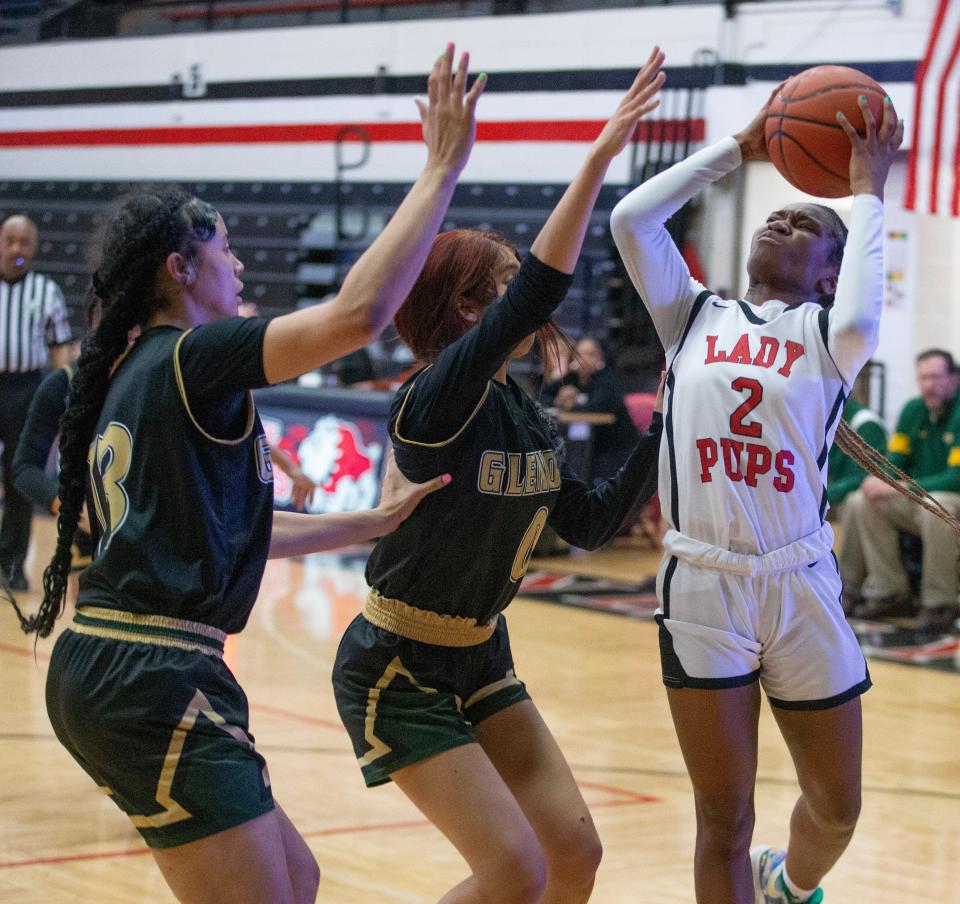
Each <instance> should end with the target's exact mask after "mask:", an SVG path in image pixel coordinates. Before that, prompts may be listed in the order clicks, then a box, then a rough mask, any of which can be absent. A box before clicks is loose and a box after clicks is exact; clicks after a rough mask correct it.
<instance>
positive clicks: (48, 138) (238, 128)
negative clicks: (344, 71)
mask: <svg viewBox="0 0 960 904" xmlns="http://www.w3.org/2000/svg"><path fill="white" fill-rule="evenodd" d="M604 123H605V120H602V119H570V120H555V119H544V120H515V121H514V120H507V121H503V122H480V123H477V140H478V141H481V142H484V141H493V142H514V141H532V142H540V141H573V142H589V141H593V140H594V139H595V138H596V137H597V135H599V134H600V130H601V129H602V128H603V126H604ZM345 126H346V127H349V128H351V129H353V130H362V131H363V132H364V133H366V136H367V137H368V138H369V140H370V141H371V142H383V141H386V142H401V143H410V142H412V143H419V142H421V141H422V140H423V136H422V130H421V125H420V123H419V122H368V123H355V124H354V123H291V124H284V125H270V124H266V123H263V124H258V125H223V126H162V127H154V126H151V127H143V128H118V129H51V130H43V131H36V130H34V131H16V132H0V147H4V148H15V147H83V146H86V147H94V146H103V145H114V146H116V145H129V146H136V147H144V146H148V145H171V144H178V145H184V144H264V143H267V144H297V143H330V142H338V141H346V142H358V141H362V140H363V139H362V137H361V135H360V133H359V131H349V132H346V133H344V131H343V130H344V127H345ZM704 134H705V124H704V120H703V119H691V120H677V119H670V120H666V119H664V120H644V121H643V122H640V123H638V125H637V131H636V133H635V136H634V137H635V139H636V140H637V141H644V142H651V141H668V142H672V141H692V142H698V141H702V140H703V137H704Z"/></svg>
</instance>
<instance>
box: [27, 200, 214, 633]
mask: <svg viewBox="0 0 960 904" xmlns="http://www.w3.org/2000/svg"><path fill="white" fill-rule="evenodd" d="M216 219H217V214H216V211H215V210H214V209H213V208H212V207H211V206H210V205H209V204H207V203H206V202H204V201H200V200H199V199H197V198H193V197H191V196H190V195H188V194H186V193H185V192H183V191H182V190H180V189H177V188H161V189H156V190H154V189H150V190H141V191H140V192H138V193H137V194H135V195H133V196H131V197H129V198H128V199H126V201H124V202H123V203H122V205H121V206H120V208H119V209H118V210H117V212H116V213H115V214H114V215H113V216H112V217H111V218H110V220H109V222H108V223H107V224H106V226H105V228H104V230H103V235H102V237H101V240H100V248H101V251H100V254H99V264H98V266H97V269H96V273H95V275H94V279H93V281H92V284H91V286H90V289H89V290H88V299H89V301H91V302H94V301H95V300H97V299H99V301H100V304H101V308H102V316H101V320H100V324H99V326H97V328H96V329H95V330H94V331H93V332H91V333H90V334H89V335H88V336H87V338H86V339H85V340H84V341H83V345H82V348H81V353H80V358H79V360H78V361H77V370H76V374H75V376H74V378H73V380H72V381H71V383H70V394H69V397H68V401H67V409H66V412H65V413H64V416H63V420H62V421H61V422H60V516H59V518H58V520H57V546H56V550H55V551H54V554H53V558H52V559H51V561H50V564H49V565H48V566H47V568H46V570H45V571H44V573H43V602H42V603H41V604H40V610H39V612H38V613H37V614H36V615H32V616H29V617H24V615H23V613H22V612H21V611H20V609H19V607H17V606H16V603H14V608H15V609H16V611H17V616H18V618H19V619H20V627H21V628H23V630H24V632H26V633H33V632H36V634H37V635H38V636H39V637H46V636H47V635H48V634H49V633H50V631H51V630H52V629H53V625H54V622H55V621H56V619H57V618H58V617H59V615H60V614H61V613H62V612H63V606H64V602H65V599H66V592H67V578H68V576H69V574H70V562H71V549H70V548H71V545H72V543H73V537H74V534H75V533H76V529H77V522H78V520H79V517H80V512H81V509H82V507H83V503H84V494H85V486H86V479H87V455H88V451H89V448H90V443H91V441H92V440H93V434H94V431H95V429H96V426H97V420H98V419H99V417H100V411H101V409H102V408H103V402H104V399H105V398H106V395H107V389H108V388H109V385H110V375H111V372H112V369H113V367H114V365H115V363H116V361H117V359H118V358H119V357H120V356H121V355H122V354H123V353H124V351H125V350H126V348H127V341H128V340H127V336H128V334H129V332H130V330H132V329H133V328H134V327H136V326H138V325H143V324H145V323H146V322H147V321H148V320H149V318H150V316H151V315H152V314H153V313H154V312H155V311H157V310H159V309H160V308H162V307H163V306H164V304H165V301H164V298H163V297H162V296H161V294H160V292H159V291H158V288H157V279H158V274H159V272H160V270H161V268H162V267H163V265H164V262H165V261H166V259H167V256H168V255H169V254H171V253H172V252H179V253H180V254H182V255H183V256H184V257H185V258H186V259H187V260H188V261H192V262H195V261H196V255H197V242H198V241H199V242H206V241H209V240H210V239H211V238H212V237H213V235H214V233H215V231H216Z"/></svg>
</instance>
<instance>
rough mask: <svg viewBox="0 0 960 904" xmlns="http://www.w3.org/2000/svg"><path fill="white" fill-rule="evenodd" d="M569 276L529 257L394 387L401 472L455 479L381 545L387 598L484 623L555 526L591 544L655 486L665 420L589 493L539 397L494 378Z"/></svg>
mask: <svg viewBox="0 0 960 904" xmlns="http://www.w3.org/2000/svg"><path fill="white" fill-rule="evenodd" d="M569 282H570V278H569V277H568V276H566V275H565V274H562V273H559V272H558V271H556V270H553V269H552V268H550V267H547V266H546V265H545V264H542V263H541V262H539V261H537V260H536V259H535V258H533V257H532V256H528V257H527V258H526V260H525V261H524V263H523V265H522V267H521V269H520V271H519V272H518V273H517V275H516V276H515V277H514V278H513V280H512V281H511V282H510V284H509V286H508V287H507V291H506V293H505V295H504V297H503V298H502V299H500V300H499V301H497V302H494V303H493V304H492V305H491V306H490V307H489V308H488V310H487V311H486V312H485V314H484V316H483V318H482V320H481V322H480V324H479V325H478V326H477V327H475V328H473V329H471V330H470V331H469V332H468V333H467V334H466V335H465V336H463V337H461V338H460V339H459V340H458V341H457V342H455V343H453V344H452V345H450V346H448V347H447V348H446V349H444V350H443V351H442V352H441V353H440V355H439V356H438V357H437V360H436V361H435V362H434V363H433V364H432V365H431V366H430V367H428V368H426V369H424V370H422V371H420V372H419V373H418V374H416V375H415V376H413V377H411V378H410V379H409V380H408V381H407V382H406V383H405V384H404V385H403V386H401V387H400V389H399V390H398V392H397V394H396V396H395V398H394V402H393V407H392V411H391V419H390V435H391V439H392V441H393V446H394V450H395V453H396V458H397V464H398V465H399V467H400V470H401V471H402V472H403V473H404V474H405V475H406V476H407V477H409V478H410V479H411V480H415V481H423V480H427V479H429V478H431V477H435V476H436V475H437V474H441V473H444V472H449V473H450V474H451V475H452V477H453V481H452V483H451V484H450V485H449V486H447V487H445V488H444V489H442V490H439V491H437V492H436V493H432V494H431V495H429V496H427V497H426V498H425V499H424V500H423V501H422V502H421V503H420V505H419V506H417V508H416V509H415V510H414V512H413V514H412V515H411V516H410V517H409V518H407V520H406V521H404V522H403V523H402V524H401V525H400V526H399V527H398V528H397V529H396V530H395V531H394V532H393V533H392V534H390V535H389V536H387V537H384V538H383V539H381V540H380V541H379V542H378V543H377V545H376V547H375V548H374V550H373V553H372V555H371V556H370V559H369V561H368V562H367V582H368V583H369V584H370V586H371V587H373V588H375V589H376V590H377V591H378V592H379V593H380V594H381V595H382V596H384V597H390V598H392V599H399V600H402V601H403V602H405V603H407V604H409V605H411V606H416V607H417V608H419V609H428V610H431V611H434V612H439V613H443V614H450V615H457V616H463V617H468V618H474V619H476V620H477V621H478V622H481V623H482V622H486V621H488V620H489V619H490V618H491V617H493V616H494V615H496V614H497V613H498V612H500V611H501V610H503V609H504V608H505V607H506V606H507V604H508V603H509V602H510V601H511V600H512V599H513V597H514V596H515V595H516V593H517V590H518V589H519V586H520V581H521V579H522V578H523V575H524V573H525V571H526V569H527V565H528V564H529V560H530V556H531V554H532V551H533V547H534V545H535V544H536V541H537V538H538V537H539V536H540V532H541V531H542V530H543V527H544V526H545V524H547V522H549V523H550V525H551V526H552V527H553V528H554V530H556V531H557V533H558V534H560V536H562V537H564V539H567V540H568V541H570V542H571V543H574V544H575V545H577V546H583V547H587V548H590V547H595V546H598V545H600V544H601V543H603V542H605V541H606V540H607V539H608V538H609V537H611V536H612V535H613V534H614V533H615V532H616V530H617V529H618V528H619V527H620V526H621V524H622V523H623V521H624V520H625V518H626V517H627V515H629V514H630V512H631V510H632V509H633V508H634V507H635V505H636V504H637V502H638V501H639V499H640V498H641V497H642V498H647V497H649V496H650V494H651V493H652V492H653V489H654V487H655V486H656V476H657V469H656V457H657V451H658V447H659V430H657V431H655V433H654V434H648V435H646V436H645V437H644V438H643V439H642V440H641V442H640V444H639V445H638V446H637V448H636V449H635V450H634V452H633V453H632V455H631V456H630V458H629V459H628V462H627V464H626V465H625V467H624V468H622V469H621V471H620V472H619V473H618V474H617V476H616V477H615V478H613V479H611V480H610V481H606V482H604V483H603V484H601V485H600V486H598V487H597V488H593V489H591V488H588V487H587V486H585V485H584V484H583V483H581V482H580V481H578V480H577V479H576V477H575V476H574V475H573V474H572V473H571V472H570V471H569V470H567V469H566V468H565V467H564V466H563V465H562V462H561V458H560V455H559V454H558V452H557V450H556V448H555V439H554V437H555V435H556V431H555V429H553V428H552V425H551V424H550V421H549V419H548V418H547V416H546V415H545V414H544V412H543V411H542V410H541V409H540V408H539V406H537V404H536V403H535V402H534V401H533V400H532V399H531V398H529V397H528V396H527V395H526V394H525V393H524V392H523V391H522V390H521V389H520V387H519V386H518V385H517V384H516V383H515V382H514V381H513V380H512V379H510V378H508V379H507V382H506V383H500V382H499V381H497V380H495V379H493V375H494V374H495V373H496V372H497V370H499V368H500V366H501V365H502V364H503V362H504V360H505V359H506V358H507V355H508V354H509V353H510V351H511V350H512V349H513V348H515V347H516V346H517V345H518V344H519V343H520V342H521V341H522V340H523V339H524V338H526V337H527V336H529V335H530V334H531V333H532V332H534V331H535V330H536V329H537V328H538V327H539V326H541V325H542V324H543V323H545V322H546V321H547V319H548V318H549V317H550V315H551V313H552V312H553V310H554V308H556V306H557V305H558V304H559V303H560V301H561V300H562V299H563V296H564V294H565V293H566V290H567V287H568V286H569Z"/></svg>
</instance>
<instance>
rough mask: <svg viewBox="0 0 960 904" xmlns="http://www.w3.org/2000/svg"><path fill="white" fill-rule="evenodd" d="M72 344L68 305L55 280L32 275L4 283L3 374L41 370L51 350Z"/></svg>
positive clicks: (0, 320)
mask: <svg viewBox="0 0 960 904" xmlns="http://www.w3.org/2000/svg"><path fill="white" fill-rule="evenodd" d="M69 341H70V321H69V320H68V318H67V303H66V301H64V298H63V292H62V291H60V287H59V286H58V285H57V284H56V283H55V282H54V281H53V280H52V279H50V278H49V277H47V276H44V275H43V274H42V273H32V272H31V273H28V274H27V275H26V276H25V277H24V278H23V279H21V280H18V281H17V282H15V283H8V282H7V281H6V280H4V279H0V373H28V372H30V371H33V370H41V369H42V368H44V367H46V366H47V362H48V358H49V356H48V353H47V347H48V346H50V345H62V344H63V343H65V342H69Z"/></svg>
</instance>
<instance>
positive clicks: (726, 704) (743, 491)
mask: <svg viewBox="0 0 960 904" xmlns="http://www.w3.org/2000/svg"><path fill="white" fill-rule="evenodd" d="M861 109H862V110H863V115H864V118H865V121H866V124H867V128H866V137H865V138H861V137H860V136H859V135H858V134H857V133H856V132H855V131H854V129H853V128H852V127H851V125H850V124H849V122H848V121H847V120H846V119H844V118H841V117H840V116H838V120H839V122H840V125H841V126H842V127H843V129H844V131H845V132H846V134H847V135H848V137H849V138H850V141H851V144H852V146H853V153H852V158H851V162H850V187H851V191H852V193H853V195H854V200H853V208H852V212H851V225H850V232H849V237H847V236H846V229H845V227H844V225H843V223H842V222H841V220H840V218H839V217H838V216H837V215H836V213H834V212H833V211H832V210H830V209H829V208H826V207H822V206H820V205H818V204H791V205H787V206H785V207H783V208H782V209H779V210H776V211H775V212H773V213H772V214H770V216H769V217H768V218H767V221H766V223H765V224H764V225H762V226H761V227H760V229H759V230H757V232H756V233H755V234H754V237H753V242H752V244H751V248H750V255H749V259H748V262H747V273H748V276H749V288H748V289H747V293H746V296H745V298H744V299H743V300H738V299H724V298H719V297H717V296H715V295H713V294H712V293H710V292H709V291H708V290H706V289H705V288H704V286H703V285H701V284H700V283H698V282H697V281H696V280H695V279H693V278H692V277H691V276H690V273H689V271H688V269H687V266H686V264H685V263H684V261H683V258H682V257H681V256H680V254H679V252H678V251H677V249H676V247H675V246H674V244H673V242H672V240H671V239H670V236H669V235H668V234H667V231H666V229H665V228H664V222H665V221H666V220H667V218H668V217H670V216H671V215H672V214H673V213H674V212H676V211H677V210H678V209H679V208H680V207H681V206H682V205H683V204H684V203H685V202H686V201H687V200H689V199H690V198H692V197H693V196H694V195H696V194H697V193H698V192H699V191H701V190H702V189H703V188H705V187H706V186H707V185H709V184H710V183H711V182H714V181H716V180H717V179H720V178H721V177H722V176H725V175H726V174H728V173H730V172H732V171H733V170H735V169H736V168H737V167H738V166H740V164H741V163H743V162H744V161H748V160H769V157H768V155H767V152H766V147H765V143H764V117H765V114H766V107H764V109H763V110H761V112H760V113H759V114H758V116H757V117H756V118H755V119H754V120H753V122H751V123H750V125H748V126H747V128H746V129H744V130H743V131H742V132H739V133H738V134H737V135H734V136H732V137H728V138H725V139H723V140H722V141H720V142H718V143H717V144H715V145H713V146H711V147H708V148H705V149H704V150H702V151H699V152H698V153H696V154H694V155H693V156H691V157H690V158H688V159H687V160H685V161H682V162H681V163H679V164H677V165H676V166H674V167H672V168H671V169H669V170H667V171H666V172H664V173H662V174H660V175H658V176H656V177H655V178H653V179H651V180H649V181H648V182H646V183H644V184H643V185H641V186H640V187H638V188H636V189H635V190H634V191H633V192H631V194H629V195H628V196H627V197H626V198H624V199H623V200H622V201H621V202H620V203H619V204H618V205H617V207H616V209H615V210H614V212H613V218H612V228H613V235H614V238H615V240H616V243H617V247H618V248H619V250H620V253H621V254H622V255H623V258H624V261H625V263H626V267H627V270H628V272H629V273H630V277H631V279H632V280H633V283H634V285H635V286H636V288H637V291H638V292H639V293H640V296H641V297H642V298H643V299H644V302H645V303H646V305H647V307H648V309H649V311H650V314H651V316H652V318H653V321H654V324H655V326H656V328H657V332H658V334H659V336H660V339H661V341H662V342H663V345H664V348H665V350H666V355H667V362H668V366H669V371H668V375H667V391H666V398H665V405H664V414H665V429H664V442H663V445H662V446H661V458H660V498H661V500H662V501H663V506H664V514H665V516H666V518H667V520H668V524H669V527H670V530H669V531H668V533H667V535H666V537H665V540H664V545H665V550H666V554H665V556H664V560H663V562H662V564H661V567H660V572H659V575H658V579H657V588H658V594H659V598H660V603H661V606H660V609H659V610H658V614H657V621H658V622H659V624H660V649H661V660H662V667H663V681H664V684H665V685H666V687H667V695H668V699H669V703H670V709H671V713H672V715H673V721H674V725H675V727H676V731H677V735H678V738H679V741H680V747H681V750H682V752H683V756H684V760H685V762H686V766H687V770H688V772H689V774H690V778H691V780H692V782H693V788H694V796H695V799H696V811H697V845H696V856H695V866H694V872H695V885H696V896H697V901H698V902H699V904H707V902H709V904H754V902H757V904H773V902H801V901H804V902H811V904H817V902H819V901H821V900H822V898H823V892H822V891H821V890H820V888H819V887H818V885H819V882H820V880H821V878H822V877H823V876H824V875H825V874H826V872H827V871H828V870H829V869H830V868H831V867H832V866H833V864H834V863H835V862H836V860H837V859H838V858H839V856H840V854H841V853H842V852H843V850H844V848H845V847H846V846H847V844H848V842H849V840H850V837H851V835H852V833H853V829H854V826H855V824H856V821H857V817H858V814H859V808H860V767H861V712H860V694H862V693H863V692H864V691H865V690H867V688H868V687H869V686H870V677H869V674H868V672H867V667H866V663H865V662H864V659H863V655H862V654H861V653H860V650H859V647H858V646H857V642H856V639H855V637H854V635H853V633H852V632H851V630H850V628H849V627H848V626H847V624H846V622H845V620H844V617H843V611H842V609H841V605H840V576H839V574H838V572H837V567H836V562H835V559H834V558H833V554H832V550H831V547H832V540H833V534H832V530H831V528H830V526H829V525H828V524H827V523H826V522H825V520H824V516H825V512H826V507H827V501H826V484H827V473H826V462H827V453H828V450H829V448H830V444H831V442H832V440H833V436H834V433H835V431H836V429H837V423H838V422H839V420H840V416H841V412H842V411H843V406H844V402H845V400H846V398H847V396H848V394H849V392H850V389H851V387H852V385H853V381H854V378H855V377H856V375H857V373H858V372H859V370H860V368H861V367H862V366H863V364H864V363H865V362H866V361H867V359H868V358H869V357H870V354H871V352H872V351H873V350H874V348H875V347H876V344H877V333H878V326H879V318H880V310H881V306H882V300H883V266H882V240H883V203H882V199H883V186H884V182H885V181H886V177H887V172H888V170H889V168H890V164H891V163H892V161H893V158H894V155H895V153H896V150H897V148H898V146H899V144H900V141H901V139H902V135H903V128H902V124H900V123H898V122H897V120H896V115H895V113H894V111H893V108H892V106H891V105H890V103H889V99H888V101H887V102H886V103H885V105H884V115H883V121H882V123H881V124H880V125H879V127H878V126H877V124H876V122H875V121H874V119H873V117H872V115H871V114H870V111H869V109H868V107H867V106H866V103H864V102H861ZM845 239H846V252H845V253H844V241H845ZM841 260H842V265H841ZM760 685H762V686H763V689H764V691H765V692H766V694H767V697H768V699H769V700H770V703H771V705H772V708H773V712H774V714H775V716H776V719H777V722H778V724H779V727H780V730H781V733H782V734H783V737H784V739H785V741H786V743H787V746H788V748H789V750H790V753H791V755H792V758H793V760H794V763H795V765H796V768H797V776H798V779H799V782H800V787H801V790H802V793H801V796H800V799H799V800H798V801H797V804H796V807H795V809H794V812H793V817H792V819H791V825H790V840H789V846H788V848H787V851H786V853H784V852H783V851H777V850H774V849H772V848H767V847H763V848H756V849H755V850H754V851H753V852H752V855H753V857H752V859H753V863H752V864H751V857H750V856H749V855H748V852H749V846H750V839H751V835H752V832H753V825H754V810H753V793H754V785H755V781H756V769H757V723H758V718H759V713H760ZM751 866H752V869H751Z"/></svg>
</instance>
